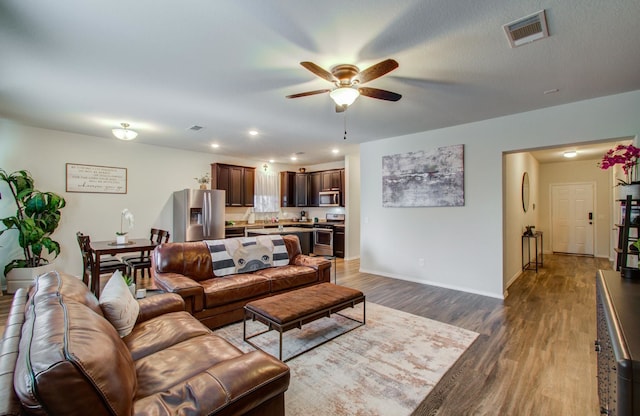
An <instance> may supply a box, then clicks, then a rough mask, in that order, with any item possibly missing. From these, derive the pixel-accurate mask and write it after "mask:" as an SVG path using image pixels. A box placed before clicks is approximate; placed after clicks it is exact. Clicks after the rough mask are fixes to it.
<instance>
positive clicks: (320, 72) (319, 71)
mask: <svg viewBox="0 0 640 416" xmlns="http://www.w3.org/2000/svg"><path fill="white" fill-rule="evenodd" d="M300 65H302V66H303V67H305V68H306V69H308V70H309V71H311V72H313V73H314V74H316V75H317V76H319V77H320V78H322V79H326V80H327V81H329V82H337V81H338V79H337V78H336V77H334V76H333V74H332V73H331V72H329V71H327V70H326V69H324V68H321V67H319V66H318V65H316V64H314V63H313V62H308V61H305V62H300Z"/></svg>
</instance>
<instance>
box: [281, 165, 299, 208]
mask: <svg viewBox="0 0 640 416" xmlns="http://www.w3.org/2000/svg"><path fill="white" fill-rule="evenodd" d="M280 206H282V207H295V206H296V173H295V172H280Z"/></svg>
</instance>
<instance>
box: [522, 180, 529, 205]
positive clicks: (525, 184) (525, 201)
mask: <svg viewBox="0 0 640 416" xmlns="http://www.w3.org/2000/svg"><path fill="white" fill-rule="evenodd" d="M522 209H524V212H527V211H528V210H529V174H528V173H527V172H525V173H524V174H523V175H522Z"/></svg>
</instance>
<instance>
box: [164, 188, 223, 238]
mask: <svg viewBox="0 0 640 416" xmlns="http://www.w3.org/2000/svg"><path fill="white" fill-rule="evenodd" d="M224 199H225V191H221V190H217V189H183V190H181V191H176V192H174V193H173V236H172V237H173V241H176V242H184V241H200V240H215V239H220V238H224V206H225V205H224V203H225V201H224Z"/></svg>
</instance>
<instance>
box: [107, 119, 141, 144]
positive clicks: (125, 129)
mask: <svg viewBox="0 0 640 416" xmlns="http://www.w3.org/2000/svg"><path fill="white" fill-rule="evenodd" d="M120 125H121V126H122V128H121V129H113V130H111V132H112V133H113V135H114V136H116V138H118V139H120V140H133V139H135V138H136V137H138V132H136V131H134V130H129V123H120Z"/></svg>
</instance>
